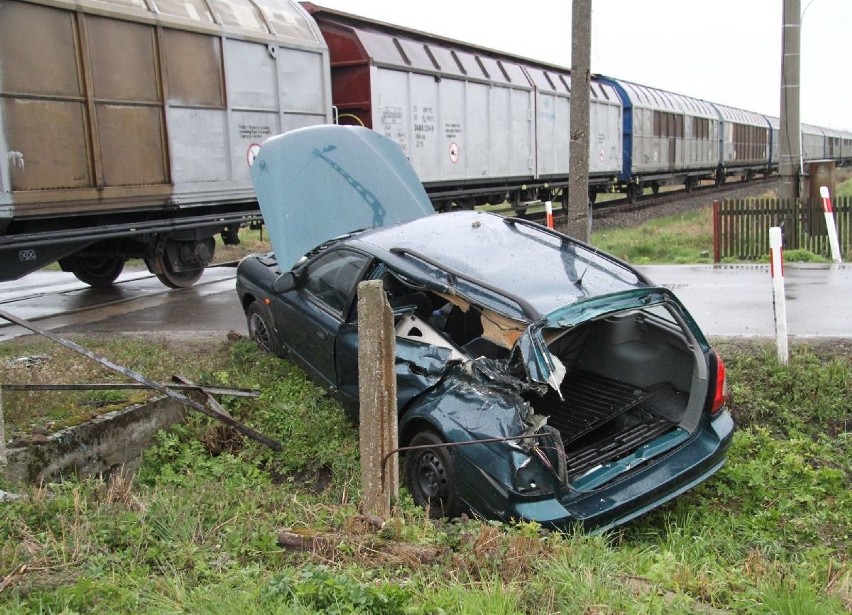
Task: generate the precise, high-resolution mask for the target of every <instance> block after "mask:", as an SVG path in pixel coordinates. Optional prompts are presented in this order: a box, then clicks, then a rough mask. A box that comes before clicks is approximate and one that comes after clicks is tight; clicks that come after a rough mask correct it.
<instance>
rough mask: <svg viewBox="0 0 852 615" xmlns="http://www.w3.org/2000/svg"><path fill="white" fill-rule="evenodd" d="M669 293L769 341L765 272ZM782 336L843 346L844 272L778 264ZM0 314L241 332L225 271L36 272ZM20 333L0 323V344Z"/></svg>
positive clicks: (703, 278)
mask: <svg viewBox="0 0 852 615" xmlns="http://www.w3.org/2000/svg"><path fill="white" fill-rule="evenodd" d="M641 269H642V271H643V272H644V273H645V274H646V275H648V276H649V277H650V278H651V279H652V280H653V281H654V282H656V283H658V284H662V285H664V286H667V287H668V288H671V289H672V290H674V292H675V294H677V295H678V297H680V299H681V300H682V301H683V302H684V303H685V304H686V306H687V308H688V309H689V311H690V312H691V313H692V315H693V317H694V318H695V319H696V320H697V321H698V324H699V325H700V326H701V328H702V329H703V330H704V332H705V333H706V334H707V335H709V336H711V337H712V336H719V337H722V336H731V337H743V336H745V337H773V336H774V321H773V311H772V281H771V278H770V275H769V268H768V266H765V265H722V266H713V265H654V266H645V267H641ZM785 273H786V276H785V289H786V293H785V294H786V296H787V316H788V331H789V334H790V335H791V336H795V337H846V338H852V318H851V317H850V305H849V304H850V302H852V265H788V266H787V267H786V271H785ZM0 308H2V309H4V310H6V311H8V312H11V313H12V314H14V315H16V316H18V317H20V318H24V319H28V320H34V321H36V322H37V323H38V324H39V325H40V326H42V327H45V328H48V329H51V330H54V331H58V332H67V331H73V332H94V333H106V334H109V333H122V332H127V333H137V332H146V333H154V334H162V335H166V336H170V337H179V336H192V337H196V336H212V337H215V336H224V335H226V334H227V333H228V332H229V331H236V332H238V333H242V334H245V333H246V325H245V318H244V316H243V313H242V310H241V309H240V306H239V303H238V302H237V298H236V293H235V291H234V269H233V268H213V269H209V270H207V271H206V272H205V273H204V275H203V276H202V278H201V280H200V281H199V282H198V283H196V284H195V285H194V286H192V287H191V288H185V289H181V290H171V289H168V288H166V287H164V286H163V285H162V284H160V282H159V281H158V280H157V279H156V278H155V277H153V276H151V275H150V274H148V273H147V272H135V273H134V272H131V273H125V274H122V276H121V277H120V278H119V281H118V283H117V284H116V285H115V286H114V287H113V288H109V289H95V288H89V287H88V286H86V285H85V284H82V283H81V282H78V281H77V279H76V278H75V277H74V276H73V275H72V274H69V273H61V272H37V273H34V274H31V275H29V276H27V277H25V278H22V279H21V280H16V281H13V282H5V283H2V284H0ZM26 333H28V332H27V331H25V330H22V329H21V328H20V327H17V326H12V325H9V324H8V323H6V322H5V321H2V320H0V342H2V341H4V340H8V339H11V338H13V337H17V336H19V335H23V334H26Z"/></svg>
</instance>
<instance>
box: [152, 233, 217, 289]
mask: <svg viewBox="0 0 852 615" xmlns="http://www.w3.org/2000/svg"><path fill="white" fill-rule="evenodd" d="M215 249H216V244H215V242H214V241H213V238H212V237H208V238H206V239H203V240H199V241H194V242H193V241H177V240H174V239H167V240H165V243H164V244H162V249H158V250H157V251H156V252H155V253H154V254H153V255H152V256H149V257H148V258H146V259H145V263H146V264H147V265H148V269H149V270H150V271H151V272H152V273H154V275H156V276H157V278H158V279H159V280H160V282H162V283H163V284H165V285H166V286H168V287H169V288H187V287H189V286H192V285H193V284H195V283H196V282H197V281H198V278H200V277H201V274H202V273H204V265H206V264H207V263H209V262H210V260H211V259H212V258H213V252H214V250H215Z"/></svg>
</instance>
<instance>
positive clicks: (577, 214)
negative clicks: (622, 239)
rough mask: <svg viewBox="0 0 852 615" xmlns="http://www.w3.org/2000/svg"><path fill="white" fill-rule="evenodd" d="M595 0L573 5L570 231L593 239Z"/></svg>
mask: <svg viewBox="0 0 852 615" xmlns="http://www.w3.org/2000/svg"><path fill="white" fill-rule="evenodd" d="M591 48H592V0H573V2H572V7H571V142H570V145H569V149H568V158H569V160H568V164H569V179H568V199H567V200H566V199H565V198H564V197H563V199H562V204H563V206H566V205H567V214H568V229H567V230H568V234H569V235H570V236H571V237H574V238H575V239H579V240H581V241H585V242H588V241H589V230H590V228H589V87H590V78H591V74H590V73H591V68H590V64H591V56H592V52H591Z"/></svg>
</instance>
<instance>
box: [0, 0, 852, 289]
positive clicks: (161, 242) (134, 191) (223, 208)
mask: <svg viewBox="0 0 852 615" xmlns="http://www.w3.org/2000/svg"><path fill="white" fill-rule="evenodd" d="M570 96H571V75H570V71H569V70H567V69H565V68H562V67H559V66H556V65H551V64H547V63H544V62H539V61H534V60H530V59H526V58H520V57H517V56H512V55H508V54H505V53H501V52H499V51H495V50H490V49H484V48H481V47H476V46H473V45H469V44H466V43H463V42H459V41H454V40H449V39H445V38H441V37H437V36H434V35H431V34H427V33H423V32H418V31H415V30H411V29H405V28H400V27H397V26H393V25H390V24H385V23H381V22H377V21H373V20H368V19H364V18H361V17H358V16H355V15H351V14H348V13H343V12H340V11H334V10H329V9H325V8H322V7H318V6H316V5H314V4H311V3H303V4H302V5H300V4H298V3H296V2H294V1H292V0H108V1H101V0H37V1H36V0H0V262H2V269H0V280H10V279H15V278H18V277H20V276H22V275H24V274H26V273H29V272H31V271H34V270H36V269H39V268H41V267H43V266H45V265H47V264H49V263H52V262H54V261H58V262H59V264H60V266H61V267H62V268H63V269H64V270H66V271H71V272H73V273H74V274H75V275H76V276H77V277H78V278H79V279H81V280H83V281H84V282H87V283H89V284H91V285H93V286H106V285H109V284H111V283H112V282H113V281H114V280H115V279H116V277H117V276H118V275H119V274H120V272H121V270H122V268H123V267H124V264H125V262H126V260H127V259H129V258H142V259H144V261H145V263H146V264H147V266H148V268H149V269H150V270H151V272H152V273H154V274H156V275H157V277H158V278H159V279H160V280H161V281H162V282H163V283H164V284H166V285H168V286H171V287H175V288H179V287H185V286H189V285H191V284H193V283H194V282H195V281H196V280H197V279H198V277H199V276H200V275H201V272H202V271H203V268H204V266H206V265H207V264H208V263H209V262H210V260H211V258H212V256H213V252H214V250H215V241H214V239H215V237H216V236H220V237H221V239H222V241H224V242H225V243H235V242H237V241H238V237H237V231H238V230H239V228H240V227H241V226H243V225H245V224H249V223H259V222H260V221H261V218H260V213H259V211H258V208H257V203H256V200H255V196H254V192H253V189H252V186H251V184H250V181H249V175H248V169H249V166H250V165H251V163H252V162H253V160H254V156H255V155H256V152H257V151H258V149H259V147H260V146H261V144H262V143H263V141H264V140H265V139H266V138H268V137H269V136H272V135H274V134H279V133H281V132H286V131H288V130H293V129H295V128H300V127H303V126H309V125H315V124H322V123H331V122H336V123H340V124H359V125H363V126H366V127H369V128H372V129H373V130H377V131H380V132H382V133H383V134H385V135H387V136H388V137H390V138H391V139H393V140H394V141H396V142H397V143H399V145H400V146H401V147H402V149H403V151H404V152H405V153H406V154H407V156H408V157H409V159H410V160H411V162H412V164H413V165H414V167H415V169H416V170H417V172H418V174H419V176H420V178H421V180H422V181H423V183H424V186H425V187H426V190H427V192H428V193H429V196H430V198H431V199H432V202H433V204H434V205H435V208H436V210H438V211H444V210H447V209H450V208H453V207H464V208H468V207H474V206H477V205H482V204H486V203H502V202H504V201H509V202H510V203H512V205H513V206H514V207H515V208H516V210H518V211H521V210H523V209H524V208H525V206H526V203H528V202H529V201H533V200H558V199H563V200H564V199H565V198H567V190H564V189H565V188H566V187H567V185H568V173H569V168H568V163H569V160H568V146H569V141H570V118H569V109H570ZM590 102H591V104H590V139H589V141H590V151H589V171H590V172H589V195H590V199H591V200H594V197H595V196H596V195H597V194H599V193H602V192H625V193H626V194H627V195H628V196H629V197H630V198H632V199H636V198H639V196H640V195H641V194H642V193H643V191H644V190H645V189H646V188H650V189H652V190H654V191H656V190H658V189H659V187H660V186H663V185H667V184H682V185H684V186H686V188H687V189H691V188H692V187H694V186H695V185H697V183H698V182H699V181H701V180H714V181H715V182H716V183H718V184H721V183H723V182H724V181H725V179H726V178H727V177H729V176H734V175H736V176H742V177H746V178H748V177H751V176H754V175H769V174H771V173H773V172H774V171H775V170H777V162H778V125H779V122H778V119H777V118H771V117H767V116H764V115H760V114H757V113H753V112H749V111H745V110H741V109H735V108H732V107H727V106H724V105H719V104H716V103H711V102H708V101H703V100H698V99H695V98H690V97H688V96H683V95H680V94H675V93H672V92H666V91H663V90H659V89H656V88H650V87H647V86H642V85H639V84H635V83H631V82H628V81H624V80H621V79H615V78H609V77H603V76H595V77H593V79H592V83H591V86H590ZM802 139H803V141H802V142H803V146H802V147H803V155H804V157H805V158H807V159H826V158H831V159H834V160H836V161H837V162H838V163H839V164H844V163H847V162H849V161H850V160H852V134H850V133H846V132H841V131H834V130H828V129H824V128H820V127H816V126H803V127H802Z"/></svg>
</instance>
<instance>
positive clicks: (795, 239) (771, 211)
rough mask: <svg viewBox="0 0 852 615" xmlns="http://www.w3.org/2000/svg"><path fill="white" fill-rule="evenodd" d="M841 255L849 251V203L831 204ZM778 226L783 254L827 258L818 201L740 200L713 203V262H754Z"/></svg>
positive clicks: (851, 211)
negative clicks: (800, 251) (800, 252)
mask: <svg viewBox="0 0 852 615" xmlns="http://www.w3.org/2000/svg"><path fill="white" fill-rule="evenodd" d="M832 203H833V207H834V218H835V221H836V224H837V234H838V238H839V240H840V252H841V254H849V252H850V250H852V199H850V198H840V199H833V200H832ZM773 226H780V227H781V228H782V231H783V235H784V249H785V250H797V249H803V250H809V251H811V252H813V253H814V254H819V255H822V256H824V257H826V258H830V257H831V248H830V246H829V243H828V235H827V234H826V229H825V215H824V214H823V209H822V201H820V200H819V199H802V200H800V201H796V200H789V201H788V200H785V201H782V200H778V199H742V200H731V201H721V202H719V201H715V202H714V203H713V258H714V260H715V261H716V262H717V263H718V262H720V261H721V260H722V259H724V258H735V259H740V260H758V259H760V258H762V257H765V256H767V255H768V254H769V229H770V227H773Z"/></svg>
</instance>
